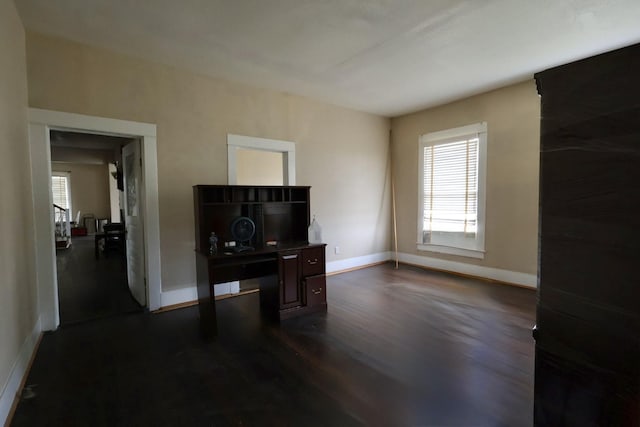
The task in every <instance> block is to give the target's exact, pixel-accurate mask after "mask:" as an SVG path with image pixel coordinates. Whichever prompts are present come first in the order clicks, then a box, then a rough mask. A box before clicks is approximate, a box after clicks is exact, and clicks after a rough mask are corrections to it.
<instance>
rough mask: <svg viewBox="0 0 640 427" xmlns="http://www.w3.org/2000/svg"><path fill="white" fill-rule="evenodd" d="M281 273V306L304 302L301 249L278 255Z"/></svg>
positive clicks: (297, 304) (291, 305)
mask: <svg viewBox="0 0 640 427" xmlns="http://www.w3.org/2000/svg"><path fill="white" fill-rule="evenodd" d="M278 270H279V275H280V308H289V307H296V306H299V305H301V304H302V292H301V290H300V270H301V268H300V251H293V252H284V253H281V254H280V255H279V256H278Z"/></svg>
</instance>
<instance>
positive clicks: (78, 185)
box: [51, 162, 111, 219]
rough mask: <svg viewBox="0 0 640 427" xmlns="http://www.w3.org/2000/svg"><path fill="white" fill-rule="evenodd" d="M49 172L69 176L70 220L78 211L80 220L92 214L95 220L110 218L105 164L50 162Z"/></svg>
mask: <svg viewBox="0 0 640 427" xmlns="http://www.w3.org/2000/svg"><path fill="white" fill-rule="evenodd" d="M51 170H52V171H53V172H69V173H70V175H71V180H70V182H71V208H72V209H73V212H72V213H71V219H75V218H76V215H77V213H78V211H80V218H82V216H83V215H86V214H93V215H94V216H95V217H96V219H97V218H110V217H111V204H110V200H109V166H108V165H107V164H102V165H92V164H80V163H58V162H51Z"/></svg>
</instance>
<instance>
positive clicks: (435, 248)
mask: <svg viewBox="0 0 640 427" xmlns="http://www.w3.org/2000/svg"><path fill="white" fill-rule="evenodd" d="M418 250H419V251H428V252H437V253H441V254H448V255H458V256H464V257H467V258H476V259H484V251H479V250H472V249H462V248H452V247H450V246H440V245H428V244H424V243H418Z"/></svg>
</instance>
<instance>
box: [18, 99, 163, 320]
mask: <svg viewBox="0 0 640 427" xmlns="http://www.w3.org/2000/svg"><path fill="white" fill-rule="evenodd" d="M52 129H54V130H71V131H76V132H88V133H96V134H103V135H115V136H124V137H128V138H139V139H140V140H141V141H142V174H143V178H142V180H143V188H144V190H143V198H142V209H143V218H144V221H145V233H144V251H145V277H146V278H147V306H148V308H149V310H157V309H159V308H160V291H161V289H162V284H161V275H160V216H159V210H158V159H157V144H156V125H155V124H150V123H140V122H131V121H127V120H117V119H109V118H104V117H94V116H85V115H82V114H74V113H64V112H60V111H52V110H41V109H38V108H30V109H29V151H30V158H31V181H32V182H31V185H32V187H33V208H34V227H35V230H34V231H35V233H34V234H35V247H36V256H35V270H36V280H37V284H38V285H37V286H38V310H39V314H40V316H41V321H42V329H43V330H54V329H56V328H57V327H58V325H60V313H59V307H58V277H57V271H56V250H55V242H54V230H53V222H52V218H53V216H52V215H53V213H52V209H53V208H52V206H53V205H52V203H53V201H52V200H51V146H50V140H49V131H50V130H52Z"/></svg>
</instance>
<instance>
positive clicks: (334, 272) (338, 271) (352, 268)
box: [326, 260, 391, 277]
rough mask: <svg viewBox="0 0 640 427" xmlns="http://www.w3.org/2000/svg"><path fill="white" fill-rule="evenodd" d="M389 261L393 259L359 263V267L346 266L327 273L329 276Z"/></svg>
mask: <svg viewBox="0 0 640 427" xmlns="http://www.w3.org/2000/svg"><path fill="white" fill-rule="evenodd" d="M387 262H391V261H390V260H384V261H378V262H373V263H371V264H364V265H359V266H357V267H351V268H346V269H344V270H337V271H332V272H331V273H327V274H326V275H327V277H328V276H334V275H336V274H342V273H348V272H350V271H356V270H362V269H363V268H368V267H374V266H376V265H380V264H386V263H387Z"/></svg>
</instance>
